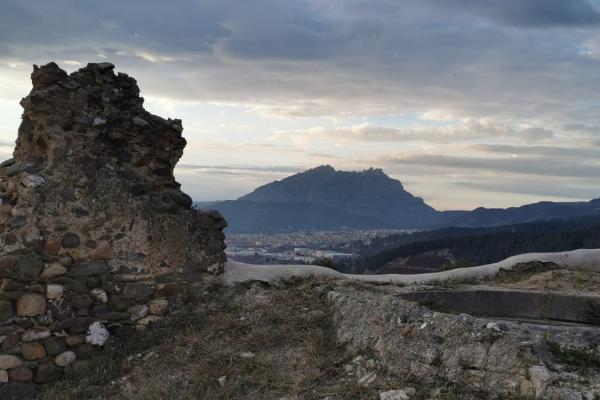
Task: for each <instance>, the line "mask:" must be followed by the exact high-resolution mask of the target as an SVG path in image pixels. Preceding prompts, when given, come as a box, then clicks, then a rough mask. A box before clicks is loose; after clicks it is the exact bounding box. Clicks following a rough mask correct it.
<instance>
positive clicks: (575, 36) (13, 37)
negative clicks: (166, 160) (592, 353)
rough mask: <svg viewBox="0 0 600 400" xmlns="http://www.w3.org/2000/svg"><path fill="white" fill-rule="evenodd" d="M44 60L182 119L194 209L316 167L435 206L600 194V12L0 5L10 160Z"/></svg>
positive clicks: (405, 5)
mask: <svg viewBox="0 0 600 400" xmlns="http://www.w3.org/2000/svg"><path fill="white" fill-rule="evenodd" d="M48 61H56V62H57V63H58V64H59V65H60V66H61V67H63V68H64V69H66V70H68V71H73V70H76V69H78V68H80V67H82V66H83V65H85V64H86V63H87V62H98V61H110V62H112V63H114V64H115V65H116V68H117V70H118V71H122V72H127V73H128V74H130V75H132V76H134V77H135V78H136V79H137V80H138V82H139V84H140V87H141V90H142V95H143V96H144V97H145V99H146V107H147V108H148V109H149V110H150V111H151V112H153V113H155V114H158V115H161V116H163V117H172V118H181V119H183V122H184V128H185V131H184V134H185V136H186V139H187V140H188V147H187V148H186V150H185V154H184V156H183V158H182V160H181V161H180V164H179V166H178V168H177V169H176V175H177V178H178V180H179V181H180V182H182V184H183V188H184V190H186V191H187V192H188V193H189V194H191V195H192V197H193V198H194V199H196V200H215V199H230V198H236V197H238V196H239V195H242V194H244V193H246V192H248V191H249V190H251V189H253V188H254V187H256V186H257V185H260V184H263V183H266V182H268V181H271V180H274V179H281V178H283V177H285V176H287V175H290V174H292V173H294V172H298V171H301V170H304V169H307V168H311V167H314V166H317V165H320V164H331V165H332V166H334V167H336V168H337V169H353V170H357V169H363V168H368V167H370V166H373V167H379V168H383V169H384V171H386V172H387V173H388V174H390V175H391V176H393V177H395V178H397V179H399V180H401V181H402V182H403V183H404V184H405V186H406V188H407V189H408V190H409V191H411V192H412V193H414V194H416V195H419V196H421V197H423V198H424V199H425V200H426V201H427V202H428V203H429V204H431V205H433V206H434V207H437V208H439V209H455V208H461V209H470V208H474V207H478V206H489V207H496V206H501V207H505V206H512V205H519V204H524V203H528V202H533V201H538V200H560V201H562V200H565V201H575V200H584V199H585V200H587V199H591V198H594V197H600V179H599V178H600V0H561V1H550V0H519V1H506V0H419V1H411V0H248V1H230V0H211V1H205V0H173V1H160V0H129V1H121V0H119V1H117V0H104V1H101V2H98V1H91V0H71V1H69V0H54V1H48V0H28V1H20V0H3V1H2V4H1V13H0V158H5V157H8V156H9V154H10V153H11V151H12V147H13V143H14V140H15V138H16V131H17V127H18V125H19V118H20V112H21V110H20V106H19V105H18V101H19V99H20V98H21V97H23V96H25V95H26V94H27V92H28V91H29V88H30V81H29V74H30V72H31V65H32V64H44V63H46V62H48Z"/></svg>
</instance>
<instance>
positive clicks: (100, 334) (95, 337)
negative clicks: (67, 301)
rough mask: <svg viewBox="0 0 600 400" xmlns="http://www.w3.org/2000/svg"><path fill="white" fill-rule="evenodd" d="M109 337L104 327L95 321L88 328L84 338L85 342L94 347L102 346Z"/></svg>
mask: <svg viewBox="0 0 600 400" xmlns="http://www.w3.org/2000/svg"><path fill="white" fill-rule="evenodd" d="M109 336H110V334H109V333H108V330H107V329H106V328H105V327H104V325H103V324H102V323H100V322H98V321H96V322H94V323H92V324H91V325H90V327H89V328H88V331H87V335H86V336H85V342H86V343H89V344H92V345H95V346H102V345H104V343H106V341H107V340H108V337H109Z"/></svg>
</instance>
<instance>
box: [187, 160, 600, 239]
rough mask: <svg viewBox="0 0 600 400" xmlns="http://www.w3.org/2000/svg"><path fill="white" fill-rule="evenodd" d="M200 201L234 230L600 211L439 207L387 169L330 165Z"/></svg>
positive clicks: (552, 206)
mask: <svg viewBox="0 0 600 400" xmlns="http://www.w3.org/2000/svg"><path fill="white" fill-rule="evenodd" d="M196 206H197V207H200V208H216V209H217V210H219V211H220V212H221V214H223V216H224V217H225V219H226V220H227V222H228V223H229V228H228V231H229V232H230V233H258V232H264V233H276V232H292V231H298V230H330V229H366V228H398V229H400V228H416V229H426V228H439V227H445V226H457V227H481V226H497V225H509V224H516V223H523V222H530V221H539V220H550V219H557V218H575V217H582V216H586V215H596V214H600V199H595V200H591V201H589V202H549V201H544V202H539V203H534V204H527V205H524V206H521V207H511V208H506V209H501V208H483V207H481V208H477V209H475V210H473V211H438V210H435V209H434V208H433V207H431V206H429V205H427V204H426V203H425V202H424V201H423V199H421V198H419V197H415V196H413V195H412V194H411V193H409V192H408V191H406V190H405V189H404V187H403V185H402V183H401V182H400V181H398V180H396V179H393V178H390V177H389V176H388V175H386V174H385V173H384V172H383V171H382V170H381V169H374V168H370V169H367V170H364V171H336V170H335V169H334V168H333V167H331V166H329V165H323V166H319V167H317V168H313V169H310V170H307V171H305V172H301V173H298V174H295V175H292V176H290V177H287V178H285V179H282V180H279V181H274V182H271V183H268V184H266V185H263V186H260V187H258V188H257V189H255V190H254V191H252V192H251V193H248V194H246V195H244V196H242V197H240V198H238V199H237V200H229V201H221V202H212V203H207V202H203V203H196Z"/></svg>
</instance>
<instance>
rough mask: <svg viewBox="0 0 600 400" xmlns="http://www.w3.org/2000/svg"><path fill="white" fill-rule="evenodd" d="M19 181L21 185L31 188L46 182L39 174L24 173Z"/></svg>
mask: <svg viewBox="0 0 600 400" xmlns="http://www.w3.org/2000/svg"><path fill="white" fill-rule="evenodd" d="M21 182H22V183H23V185H25V186H27V187H30V188H33V187H38V186H42V185H43V184H44V183H46V180H45V179H44V178H42V177H41V176H39V175H26V176H24V177H23V178H22V179H21Z"/></svg>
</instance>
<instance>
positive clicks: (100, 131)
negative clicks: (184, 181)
mask: <svg viewBox="0 0 600 400" xmlns="http://www.w3.org/2000/svg"><path fill="white" fill-rule="evenodd" d="M113 68H114V66H113V65H112V64H109V63H101V64H88V66H87V67H85V68H82V69H80V70H79V71H77V72H74V73H72V74H70V75H68V74H67V73H66V72H65V71H63V70H61V69H60V68H59V67H58V66H57V65H56V64H54V63H50V64H47V65H45V66H42V67H39V68H38V67H36V66H34V71H33V73H32V75H31V78H32V81H33V89H32V91H31V93H30V94H29V96H27V97H26V98H24V99H23V100H22V101H21V105H22V106H23V108H24V112H23V121H22V123H21V126H20V128H19V134H18V139H17V143H16V148H15V151H14V158H13V159H10V160H7V161H5V162H4V163H2V164H1V165H0V178H1V180H2V183H1V193H0V197H1V199H2V205H1V206H0V228H1V229H0V232H1V235H0V241H1V248H0V278H2V286H1V288H0V382H7V381H17V382H29V381H34V382H47V381H50V380H54V379H56V378H57V377H59V376H60V375H61V371H62V369H63V368H64V367H65V366H67V365H69V364H72V363H74V362H75V363H76V362H78V360H79V359H85V358H87V357H89V355H90V353H92V352H93V350H94V347H95V346H99V345H102V344H103V343H104V342H105V341H106V339H107V337H108V336H109V334H111V333H113V332H117V331H118V330H126V329H130V328H135V327H143V326H144V325H147V324H148V323H149V322H151V321H155V320H159V319H161V318H163V316H164V315H166V314H167V313H168V310H169V297H170V296H171V295H172V294H174V293H177V292H180V291H181V290H182V288H185V287H186V286H188V285H191V284H193V282H194V281H198V280H201V279H202V276H203V275H204V274H207V273H218V272H220V271H221V270H222V269H223V266H224V263H225V261H226V257H225V253H224V247H225V246H224V235H223V233H222V230H223V228H224V227H225V226H226V223H225V221H224V220H223V218H222V217H221V216H220V215H219V214H218V213H217V212H200V211H197V210H194V209H192V200H191V198H190V197H189V196H187V195H186V194H185V193H183V192H181V191H180V190H179V187H180V185H179V184H178V183H177V182H176V181H175V179H174V177H173V169H174V167H175V164H176V163H177V161H178V160H179V158H180V157H181V155H182V153H183V148H184V147H185V145H186V141H185V139H184V138H183V137H182V131H183V128H182V125H181V121H180V120H171V119H168V120H165V119H163V118H160V117H158V116H155V115H152V114H150V113H148V112H147V111H145V110H144V108H143V98H141V97H140V96H139V88H138V86H137V84H136V81H135V79H133V78H131V77H129V76H127V75H125V74H122V73H118V74H115V73H114V72H113ZM117 333H118V332H117Z"/></svg>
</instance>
